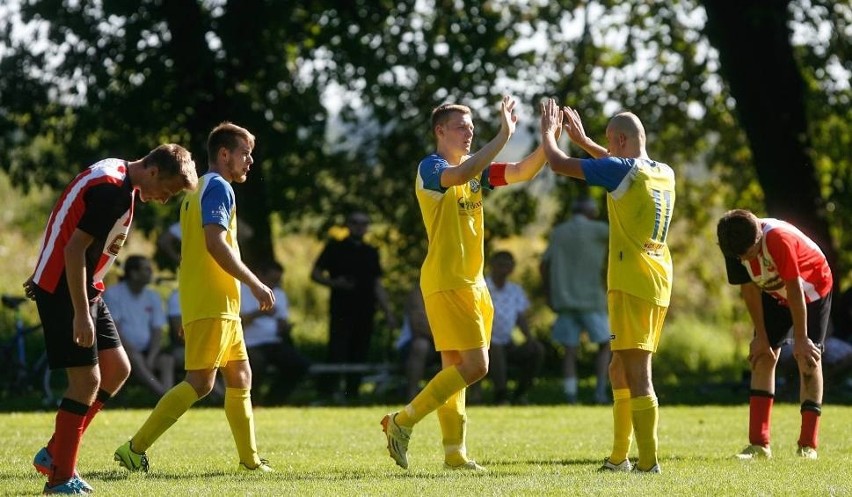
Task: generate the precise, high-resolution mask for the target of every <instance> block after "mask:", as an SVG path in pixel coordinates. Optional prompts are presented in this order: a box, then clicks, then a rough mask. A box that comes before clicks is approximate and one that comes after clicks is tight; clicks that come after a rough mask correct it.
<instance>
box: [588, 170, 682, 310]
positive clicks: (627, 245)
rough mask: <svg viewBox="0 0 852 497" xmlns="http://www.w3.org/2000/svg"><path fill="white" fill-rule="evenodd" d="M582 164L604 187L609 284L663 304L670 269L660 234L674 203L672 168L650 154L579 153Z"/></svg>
mask: <svg viewBox="0 0 852 497" xmlns="http://www.w3.org/2000/svg"><path fill="white" fill-rule="evenodd" d="M582 167H583V173H584V174H585V177H586V181H587V182H588V183H589V184H590V185H597V186H603V187H605V188H606V189H607V191H608V192H609V194H608V195H607V207H608V209H609V226H610V228H609V229H610V237H609V268H608V272H607V283H608V285H609V290H620V291H623V292H625V293H628V294H630V295H634V296H636V297H639V298H641V299H644V300H648V301H650V302H653V303H655V304H657V305H660V306H666V307H667V306H668V305H669V301H670V299H671V293H672V279H673V270H672V258H671V253H670V252H669V247H668V245H667V244H666V237H667V236H668V232H669V224H670V223H671V218H672V211H673V209H674V203H675V177H674V171H672V168H671V167H669V166H668V165H666V164H663V163H661V162H656V161H653V160H650V159H635V158H631V159H625V158H619V157H607V158H602V159H585V160H583V161H582Z"/></svg>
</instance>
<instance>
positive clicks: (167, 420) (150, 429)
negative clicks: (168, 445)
mask: <svg viewBox="0 0 852 497" xmlns="http://www.w3.org/2000/svg"><path fill="white" fill-rule="evenodd" d="M197 400H198V394H197V393H195V389H194V388H192V385H190V384H189V383H187V382H185V381H182V382H180V383H178V384H177V385H175V386H174V387H172V389H171V390H169V391H168V392H166V393H165V395H163V397H162V398H161V399H160V401H159V402H157V406H156V407H155V408H154V410H153V411H151V414H150V415H149V416H148V419H147V420H146V421H145V424H143V425H142V427H141V428H139V431H137V432H136V434H135V435H133V438H131V439H130V447H131V448H132V450H133V451H134V452H137V453H142V452H145V451H146V450H148V447H150V446H152V445H154V442H156V441H157V439H158V438H160V435H162V434H163V433H165V432H166V430H168V429H169V428H171V426H172V425H173V424H175V423H176V422H177V420H178V419H180V417H181V416H183V413H185V412H186V411H188V410H189V408H190V407H192V404H195V402H196V401H197Z"/></svg>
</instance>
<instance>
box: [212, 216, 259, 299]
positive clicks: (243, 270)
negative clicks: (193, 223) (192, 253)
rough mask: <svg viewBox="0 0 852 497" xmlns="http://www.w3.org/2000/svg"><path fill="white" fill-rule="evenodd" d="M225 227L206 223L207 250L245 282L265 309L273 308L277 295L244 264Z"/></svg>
mask: <svg viewBox="0 0 852 497" xmlns="http://www.w3.org/2000/svg"><path fill="white" fill-rule="evenodd" d="M225 233H226V232H225V228H224V227H222V226H221V225H219V224H206V225H204V242H205V245H206V247H207V252H209V253H210V256H211V257H213V260H215V261H216V264H219V267H221V268H222V269H223V270H224V271H225V272H226V273H228V274H230V275H231V276H233V277H234V278H236V279H238V280H240V281H242V282H243V283H245V284H246V285H247V286H248V287H249V289H250V290H251V293H252V295H254V297H255V298H256V299H257V301H258V303H259V304H260V308H261V309H263V310H266V309H270V308H272V306H273V304H275V296H274V295H273V294H272V290H271V289H270V288H269V287H268V286H266V285H264V284H263V283H262V282H261V281H260V280H259V279H258V277H257V276H255V274H254V273H252V272H251V270H250V269H249V268H248V267H247V266H246V265H245V264H243V261H241V260H240V258H239V257H238V256H237V254H236V253H235V252H234V250H233V249H231V246H230V245H229V244H228V242H227V240H226V238H225Z"/></svg>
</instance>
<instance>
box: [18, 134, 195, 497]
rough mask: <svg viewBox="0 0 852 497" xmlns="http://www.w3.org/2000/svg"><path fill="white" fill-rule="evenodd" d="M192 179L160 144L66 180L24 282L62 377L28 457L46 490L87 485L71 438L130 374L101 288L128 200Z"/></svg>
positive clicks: (191, 168)
mask: <svg viewBox="0 0 852 497" xmlns="http://www.w3.org/2000/svg"><path fill="white" fill-rule="evenodd" d="M197 183H198V176H197V173H196V172H195V163H194V162H193V161H192V157H191V156H190V153H189V152H188V151H187V150H186V149H184V148H183V147H181V146H179V145H174V144H167V145H161V146H159V147H157V148H156V149H154V150H152V151H151V152H150V153H149V154H148V155H146V156H145V157H144V158H142V159H139V160H136V161H133V162H128V161H124V160H120V159H104V160H102V161H100V162H98V163H96V164H94V165H92V166H90V167H89V168H87V169H86V170H85V171H83V172H81V173H80V174H78V175H77V177H75V178H74V180H73V181H71V183H69V184H68V186H67V187H66V188H65V190H64V191H63V192H62V195H61V196H60V197H59V200H58V201H57V202H56V205H55V206H54V208H53V211H52V212H51V214H50V217H49V218H48V221H47V226H46V227H45V232H44V237H43V239H42V242H41V248H40V250H39V256H38V262H37V264H36V268H35V271H34V272H33V274H32V276H31V277H30V278H29V279H28V280H27V281H26V282H25V283H24V289H25V291H26V294H27V296H28V297H30V298H31V299H33V300H35V301H36V305H37V306H38V311H39V317H40V318H41V321H42V325H43V328H44V337H45V346H46V349H47V357H48V362H49V365H50V368H51V369H65V371H66V373H67V376H68V390H66V392H65V395H64V396H63V398H62V401H61V403H60V404H59V410H58V412H57V414H56V427H55V431H54V433H53V437H52V438H51V439H50V442H49V443H48V445H47V447H45V448H43V449H42V450H40V451H39V452H38V454H36V457H35V459H34V460H33V465H34V466H35V467H36V469H37V470H38V471H39V472H41V473H44V474H45V475H47V476H48V482H47V484H46V485H45V488H44V491H45V493H89V492H91V491H92V489H91V486H89V484H88V483H86V482H85V481H84V480H82V479H81V478H80V477H79V475H78V474H77V471H76V465H77V452H78V450H79V447H80V440H81V438H82V436H83V432H84V431H85V430H86V427H88V425H89V423H91V421H92V418H93V417H94V416H95V415H96V414H97V413H98V411H100V410H101V409H102V408H103V405H104V403H105V402H106V401H107V400H108V399H109V398H110V397H112V396H113V395H114V394H115V393H116V392H117V391H118V390H119V389H120V388H121V386H122V385H123V384H124V381H125V380H126V379H127V377H128V375H129V374H130V363H129V361H128V359H127V354H126V353H125V351H124V348H123V347H122V346H121V340H120V339H119V337H118V333H117V332H116V329H115V323H113V321H112V317H111V316H110V314H109V310H108V309H107V307H106V305H104V303H103V300H102V299H101V298H100V294H101V292H102V291H103V290H104V284H103V277H104V275H105V274H106V272H107V271H108V270H109V268H110V266H111V265H112V263H113V261H114V260H115V257H116V256H117V255H118V252H119V250H120V249H121V247H122V245H123V244H124V240H125V239H126V238H127V234H128V232H129V231H130V224H131V221H132V220H133V209H134V201H135V200H136V198H137V197H138V199H139V200H141V201H142V202H147V201H148V200H156V201H159V202H166V201H167V200H169V199H170V198H171V197H173V196H175V195H176V194H178V193H180V192H181V191H183V190H192V189H195V188H196V185H197Z"/></svg>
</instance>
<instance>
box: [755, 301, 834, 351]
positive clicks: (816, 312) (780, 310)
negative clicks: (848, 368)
mask: <svg viewBox="0 0 852 497" xmlns="http://www.w3.org/2000/svg"><path fill="white" fill-rule="evenodd" d="M761 295H762V299H763V323H764V325H765V326H766V335H767V337H769V345H770V346H771V347H772V348H773V349H777V348H779V347H781V346H782V345H783V344H784V341H785V340H786V339H787V338H789V337H790V336H791V333H792V331H793V315H792V314H790V308H789V307H787V306H786V305H781V304H779V303H778V301H777V300H775V299H774V298H773V297H771V296H770V295H769V294H767V293H763V292H762V293H761ZM807 312H808V323H807V324H808V338H810V339H811V341H812V342H814V344H815V345H816V346H817V347H820V349H822V347H823V346H824V344H825V336H826V334H827V333H828V320H829V316H830V314H831V293H830V292H829V294H828V295H826V296H825V297H823V298H821V299H819V300H816V301H814V302H811V303H810V304H807Z"/></svg>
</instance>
